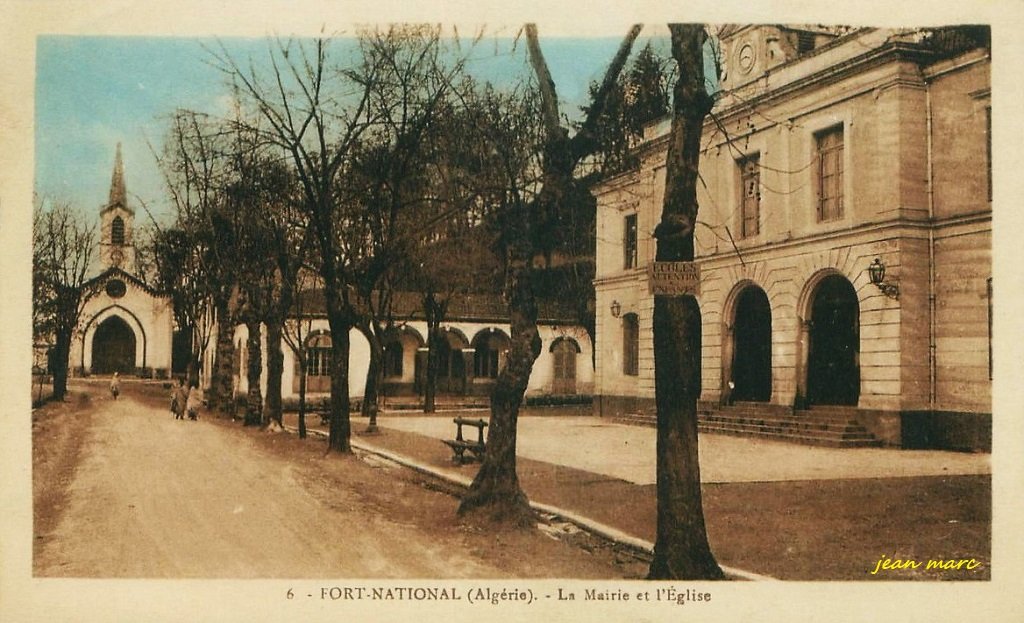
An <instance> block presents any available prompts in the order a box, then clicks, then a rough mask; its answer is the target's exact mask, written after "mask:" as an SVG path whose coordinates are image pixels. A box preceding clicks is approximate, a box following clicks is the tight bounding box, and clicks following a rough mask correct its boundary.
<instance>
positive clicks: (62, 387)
mask: <svg viewBox="0 0 1024 623" xmlns="http://www.w3.org/2000/svg"><path fill="white" fill-rule="evenodd" d="M71 335H72V332H71V331H63V330H62V331H57V335H56V338H57V340H56V343H55V344H54V346H53V399H54V400H64V396H66V395H67V393H68V369H69V367H70V363H71V362H70V357H71ZM82 347H83V348H84V347H85V345H84V344H83V345H82Z"/></svg>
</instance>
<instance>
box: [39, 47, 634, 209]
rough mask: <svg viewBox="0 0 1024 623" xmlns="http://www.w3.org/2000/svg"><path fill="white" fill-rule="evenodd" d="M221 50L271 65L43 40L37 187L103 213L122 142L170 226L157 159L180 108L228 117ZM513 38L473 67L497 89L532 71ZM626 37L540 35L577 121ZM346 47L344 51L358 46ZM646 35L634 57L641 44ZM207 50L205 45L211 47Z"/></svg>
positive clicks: (141, 186) (139, 188) (134, 195)
mask: <svg viewBox="0 0 1024 623" xmlns="http://www.w3.org/2000/svg"><path fill="white" fill-rule="evenodd" d="M218 41H219V43H223V44H224V46H225V48H226V49H227V50H228V51H229V53H230V54H231V55H232V56H233V57H235V58H237V59H247V58H249V57H252V58H254V59H260V58H264V57H265V56H266V50H267V47H266V46H267V41H266V40H265V39H253V38H248V39H242V38H231V39H221V40H215V39H211V38H206V39H198V38H174V37H113V36H107V37H95V36H90V37H86V36H41V37H39V39H38V42H37V57H36V58H37V66H36V126H35V142H36V162H35V167H36V169H35V171H36V177H35V190H36V192H37V193H39V194H40V195H41V196H43V197H46V198H49V199H53V200H62V201H69V202H70V203H71V204H72V205H74V206H76V207H77V208H78V209H80V210H82V211H83V212H85V213H86V214H88V213H90V212H91V213H92V214H98V212H99V209H100V208H101V207H102V206H103V205H104V203H105V202H106V200H107V195H108V192H109V188H110V177H111V172H112V170H113V165H114V154H115V149H116V145H117V143H118V142H120V143H122V153H123V158H124V167H125V181H126V185H127V189H128V195H129V203H130V204H132V205H133V207H135V208H136V213H137V214H138V216H139V218H144V212H143V211H142V210H140V209H139V208H140V205H141V204H142V203H144V204H145V205H146V206H148V208H149V209H150V210H151V211H152V212H153V213H154V214H156V215H157V218H158V219H161V220H162V219H164V218H166V217H167V215H168V214H169V213H170V211H169V202H168V200H167V198H166V192H165V189H164V187H163V182H162V180H161V176H160V173H159V170H158V168H157V166H156V161H155V158H154V156H153V151H154V150H155V151H156V152H157V153H159V151H160V148H161V143H162V140H163V138H164V135H165V133H166V128H167V125H168V119H169V115H170V114H171V113H173V111H174V110H175V109H177V108H189V109H193V110H198V111H202V112H207V113H212V114H226V113H227V111H228V110H229V108H228V102H230V99H229V95H228V93H229V90H228V89H227V87H226V85H225V81H224V76H223V74H222V73H221V72H220V71H219V70H218V69H216V68H215V67H214V66H212V65H211V64H210V58H211V57H210V53H209V52H208V50H207V48H208V47H211V46H213V47H216V46H217V45H219V43H218ZM511 41H512V39H511V38H510V35H509V34H506V35H495V37H494V38H491V39H485V40H483V41H481V42H480V43H479V44H478V45H477V48H476V49H474V51H473V53H472V54H471V58H472V59H473V60H472V61H471V62H470V63H469V65H468V67H469V70H470V72H471V73H473V74H474V75H476V76H477V77H478V78H481V79H486V80H490V81H492V82H494V83H495V84H497V85H501V84H509V83H511V82H514V81H515V80H516V78H517V77H519V76H525V75H528V74H529V67H528V65H527V63H526V56H525V45H523V42H522V41H520V42H519V44H518V46H517V47H516V48H515V50H514V51H513V50H512V45H511ZM620 41H621V39H620V38H619V37H594V38H583V37H580V38H572V37H558V38H553V37H549V38H543V37H542V39H541V45H542V48H543V51H544V54H545V57H546V59H547V61H548V64H549V67H550V70H551V73H552V75H553V77H554V80H555V84H556V85H557V89H558V94H559V97H560V99H561V100H562V112H563V114H567V115H570V116H572V115H574V114H576V113H577V112H578V109H579V106H580V105H582V104H584V103H585V101H586V96H587V86H588V85H589V83H590V82H591V81H593V80H597V79H599V78H600V77H601V75H602V74H603V71H604V69H605V67H606V66H607V63H608V61H609V60H610V59H611V57H612V56H613V55H614V53H615V51H616V49H617V48H618V45H619V43H620ZM351 43H352V40H347V41H346V40H342V41H341V42H340V43H339V44H340V45H351ZM644 43H645V40H644V39H643V38H642V39H641V40H640V41H638V42H637V44H636V45H635V46H634V51H636V50H639V49H640V47H642V46H643V44H644ZM204 46H205V47H204Z"/></svg>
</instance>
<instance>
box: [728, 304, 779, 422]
mask: <svg viewBox="0 0 1024 623" xmlns="http://www.w3.org/2000/svg"><path fill="white" fill-rule="evenodd" d="M732 382H733V384H734V387H733V388H732V392H731V396H732V399H733V400H744V401H752V402H767V401H769V400H771V397H772V310H771V306H770V305H769V303H768V296H767V295H766V294H765V293H764V290H762V289H761V288H759V287H757V286H754V285H751V286H747V287H746V288H744V289H743V291H742V292H740V294H739V296H738V297H737V299H736V312H735V317H734V321H733V359H732Z"/></svg>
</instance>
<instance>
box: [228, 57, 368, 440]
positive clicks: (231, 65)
mask: <svg viewBox="0 0 1024 623" xmlns="http://www.w3.org/2000/svg"><path fill="white" fill-rule="evenodd" d="M330 47H331V41H329V40H327V39H317V40H315V41H313V42H312V43H308V44H307V43H299V42H294V41H280V40H278V41H275V42H273V43H271V44H270V45H269V50H268V56H269V59H268V63H269V65H268V66H269V69H267V70H265V71H262V70H260V69H258V68H257V67H256V66H255V65H253V64H250V65H249V66H248V67H242V66H240V65H239V64H238V63H237V62H236V61H235V60H234V59H233V58H232V57H231V56H230V55H229V54H228V53H227V51H226V50H225V49H224V48H223V47H222V48H221V50H220V52H218V53H214V57H215V62H217V63H218V65H219V67H220V68H221V69H222V70H223V71H224V72H225V73H226V75H228V77H229V78H230V79H231V80H232V81H233V83H234V84H235V85H236V86H237V88H238V89H239V92H240V93H241V94H242V95H243V96H244V97H246V98H247V100H248V102H249V103H250V104H251V105H252V106H253V107H254V108H255V110H256V112H257V113H258V114H259V115H260V117H262V119H263V120H264V121H265V122H266V124H265V125H264V126H263V127H254V128H253V129H254V130H255V131H257V132H259V134H260V136H261V138H263V139H264V140H266V141H268V142H269V143H271V144H273V145H274V146H276V147H277V148H278V149H279V150H281V151H282V152H283V154H284V155H285V157H286V158H287V159H288V160H289V161H290V164H291V166H292V167H293V168H294V173H295V175H296V177H297V178H298V184H299V188H300V192H299V200H298V206H299V208H300V209H301V210H302V211H303V212H304V214H305V216H306V217H307V218H308V219H309V222H310V226H311V228H312V232H313V237H314V239H315V241H316V247H317V253H318V255H319V258H320V266H319V269H320V275H321V278H322V279H323V284H324V298H325V306H326V311H327V321H328V324H329V326H330V330H331V355H332V361H331V415H330V433H329V438H328V447H329V448H330V449H331V450H334V451H338V452H350V451H351V447H350V442H349V438H350V436H351V422H350V420H349V387H348V385H349V370H348V355H349V339H350V338H349V332H350V331H351V329H352V328H353V327H354V326H355V325H356V322H357V321H358V312H357V310H356V308H355V306H354V301H353V300H352V296H353V295H352V289H353V287H354V283H353V279H352V274H351V266H350V265H349V258H350V252H351V246H352V245H351V244H350V243H351V240H349V239H348V238H347V237H346V231H347V228H348V226H349V224H350V220H349V219H348V218H347V217H346V215H345V214H344V212H343V210H342V207H343V206H342V203H343V202H341V201H340V200H339V199H340V195H341V193H342V190H343V184H342V182H343V177H344V176H345V174H346V170H347V167H348V166H350V165H351V162H350V159H349V156H350V155H351V152H352V149H353V147H354V146H355V145H356V143H357V141H358V140H359V137H360V136H361V134H362V133H363V131H364V130H365V129H366V128H367V127H368V126H369V124H370V122H371V121H372V119H371V118H370V115H369V112H368V106H367V104H368V102H369V99H370V96H371V94H372V89H373V86H374V83H375V80H376V74H377V71H378V70H377V68H376V67H373V66H372V65H370V64H367V63H362V64H356V65H355V66H353V67H348V68H342V67H338V66H337V65H335V64H334V63H333V62H332V61H331V59H330V55H329V49H330Z"/></svg>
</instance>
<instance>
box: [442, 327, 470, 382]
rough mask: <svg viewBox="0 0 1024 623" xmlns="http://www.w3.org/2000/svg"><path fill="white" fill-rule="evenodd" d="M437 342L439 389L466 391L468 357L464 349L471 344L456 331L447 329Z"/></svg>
mask: <svg viewBox="0 0 1024 623" xmlns="http://www.w3.org/2000/svg"><path fill="white" fill-rule="evenodd" d="M443 336H444V339H441V340H438V344H437V391H438V393H446V394H464V393H466V359H465V355H464V354H463V352H462V351H463V349H464V348H468V347H469V344H468V342H467V341H466V339H465V338H463V337H462V336H461V335H459V334H458V333H456V332H455V331H451V330H445V331H444V332H443Z"/></svg>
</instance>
